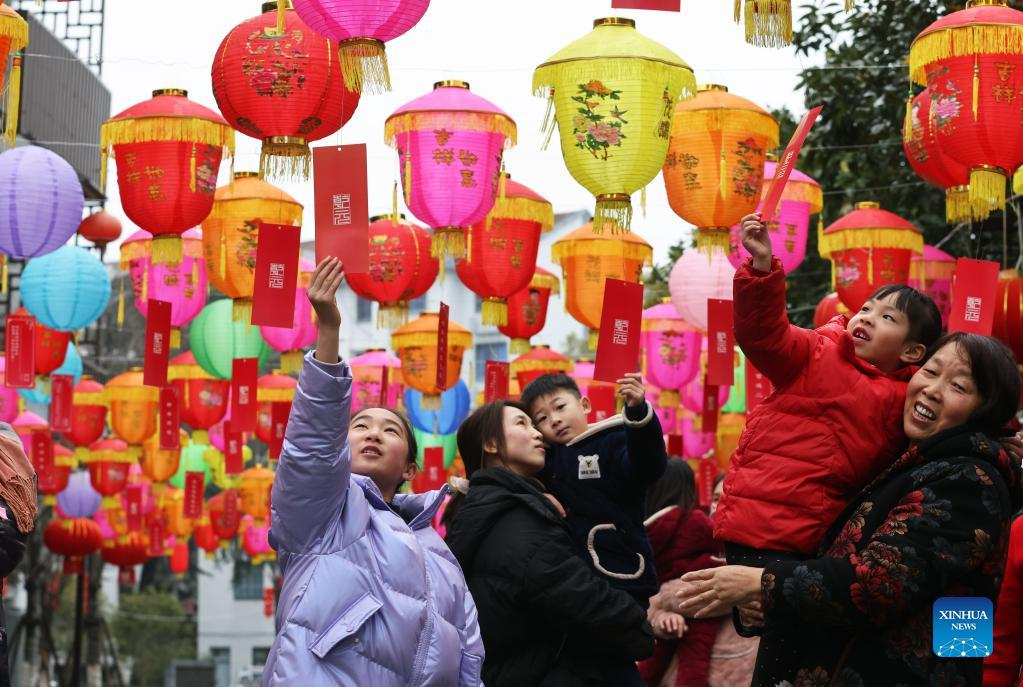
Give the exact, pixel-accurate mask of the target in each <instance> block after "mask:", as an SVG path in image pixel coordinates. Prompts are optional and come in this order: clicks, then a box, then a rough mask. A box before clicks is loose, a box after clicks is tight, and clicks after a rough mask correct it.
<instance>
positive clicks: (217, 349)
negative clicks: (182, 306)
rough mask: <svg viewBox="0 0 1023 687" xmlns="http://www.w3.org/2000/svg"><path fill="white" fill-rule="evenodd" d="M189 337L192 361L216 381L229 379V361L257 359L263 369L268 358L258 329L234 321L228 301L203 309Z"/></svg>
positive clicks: (216, 302) (215, 302) (193, 324)
mask: <svg viewBox="0 0 1023 687" xmlns="http://www.w3.org/2000/svg"><path fill="white" fill-rule="evenodd" d="M189 333H190V341H191V345H192V353H193V355H195V361H196V362H197V363H199V367H201V368H202V369H203V370H205V371H206V372H207V373H209V374H211V375H213V376H214V377H217V378H218V379H230V378H231V361H232V360H234V359H235V358H258V359H259V366H260V367H262V366H263V365H264V364H265V363H266V360H267V358H268V357H269V356H270V347H269V346H268V345H267V344H266V341H264V340H263V337H262V336H260V334H259V327H254V326H252V325H250V324H248V323H246V322H235V321H234V319H233V315H232V304H231V299H230V298H222V299H221V300H219V301H214V302H213V303H210V304H209V305H207V306H206V307H205V308H203V309H202V312H200V313H199V315H198V316H197V317H196V318H195V320H193V321H192V327H191V329H190V332H189Z"/></svg>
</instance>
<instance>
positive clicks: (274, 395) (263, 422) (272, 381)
mask: <svg viewBox="0 0 1023 687" xmlns="http://www.w3.org/2000/svg"><path fill="white" fill-rule="evenodd" d="M297 387H298V381H297V380H296V379H295V378H294V377H289V376H288V375H286V374H282V373H281V372H280V371H277V370H275V371H274V372H272V373H270V374H268V375H263V376H262V377H260V378H259V380H258V381H257V382H256V401H257V402H258V403H259V406H258V408H257V410H256V437H258V438H259V440H260V441H262V442H263V443H264V444H267V445H271V444H272V443H273V436H272V432H273V404H274V403H287V404H288V413H289V414H290V413H291V402H292V401H293V400H294V399H295V389H296V388H297ZM271 457H273V456H271Z"/></svg>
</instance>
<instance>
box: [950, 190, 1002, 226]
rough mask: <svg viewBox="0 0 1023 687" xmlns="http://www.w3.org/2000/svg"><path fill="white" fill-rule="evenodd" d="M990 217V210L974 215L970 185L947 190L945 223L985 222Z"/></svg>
mask: <svg viewBox="0 0 1023 687" xmlns="http://www.w3.org/2000/svg"><path fill="white" fill-rule="evenodd" d="M990 216H991V211H990V208H988V209H987V210H985V211H984V212H980V213H977V214H974V207H973V205H971V204H970V187H969V186H968V185H966V184H963V185H962V186H953V187H952V188H949V189H945V221H947V222H948V223H949V224H957V223H959V222H969V221H970V220H973V219H975V220H985V219H987V218H988V217H990Z"/></svg>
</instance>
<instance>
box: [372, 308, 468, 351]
mask: <svg viewBox="0 0 1023 687" xmlns="http://www.w3.org/2000/svg"><path fill="white" fill-rule="evenodd" d="M439 319H440V314H439V313H436V312H424V313H423V314H422V315H420V316H419V317H417V318H416V319H415V320H413V321H411V322H409V323H408V324H406V325H405V326H403V327H399V328H398V329H395V330H394V331H393V332H392V333H391V348H393V349H394V350H396V351H397V350H399V349H402V348H411V347H415V346H436V345H437V325H438V324H439ZM448 346H450V347H455V348H469V347H471V346H472V334H471V333H470V332H469V330H468V329H466V328H465V327H463V326H462V325H460V324H458V323H457V322H453V321H449V322H448Z"/></svg>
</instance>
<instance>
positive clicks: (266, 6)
mask: <svg viewBox="0 0 1023 687" xmlns="http://www.w3.org/2000/svg"><path fill="white" fill-rule="evenodd" d="M262 9H263V14H266V13H267V12H276V11H277V0H270V1H269V2H264V3H263V5H262ZM284 9H286V10H293V9H295V5H294V4H292V2H291V0H284Z"/></svg>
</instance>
